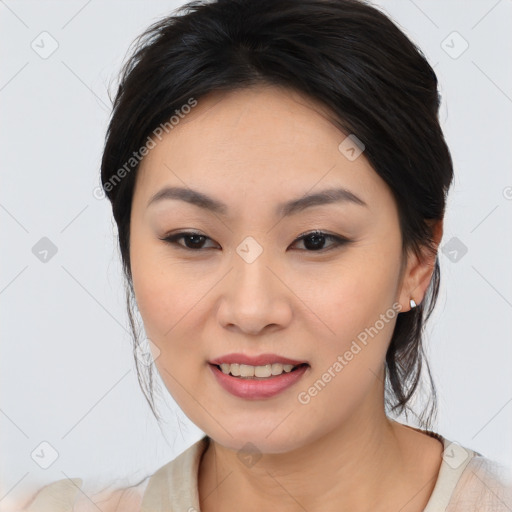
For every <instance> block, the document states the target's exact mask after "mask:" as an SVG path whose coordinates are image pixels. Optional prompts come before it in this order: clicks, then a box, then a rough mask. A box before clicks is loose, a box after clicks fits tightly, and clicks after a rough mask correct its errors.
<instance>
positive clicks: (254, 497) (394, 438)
mask: <svg viewBox="0 0 512 512" xmlns="http://www.w3.org/2000/svg"><path fill="white" fill-rule="evenodd" d="M373 411H375V409H373ZM406 428H407V427H404V426H401V425H400V424H399V423H396V422H394V421H392V420H389V419H388V418H387V417H386V415H385V413H384V411H382V414H381V415H379V416H376V415H375V414H374V415H373V416H372V415H368V414H362V411H361V413H360V414H359V415H357V414H355V415H352V416H351V420H350V422H347V423H346V424H344V425H343V427H342V428H338V429H337V430H334V431H331V432H328V433H326V434H325V435H323V436H321V437H319V438H317V439H314V440H312V441H311V442H310V443H308V444H306V445H304V446H301V447H300V448H298V449H295V450H293V451H291V452H286V453H278V454H274V453H272V454H262V456H261V458H260V459H259V460H258V461H257V463H256V464H254V465H252V466H250V467H248V466H246V465H244V463H243V462H242V461H241V460H240V459H239V458H238V456H237V452H236V451H233V450H230V449H228V448H225V447H223V446H221V445H219V444H218V443H215V442H214V441H213V440H211V442H210V446H209V447H208V449H207V450H206V452H205V454H204V456H203V459H202V462H201V466H200V471H199V493H200V497H201V510H202V511H204V512H210V511H211V512H217V511H223V512H225V511H229V510H235V509H238V507H239V504H244V505H246V506H248V508H249V509H251V510H260V509H265V508H268V507H270V506H275V505H276V504H278V505H279V510H281V511H284V512H299V511H300V512H303V511H304V510H322V509H323V510H332V508H333V503H335V504H336V510H339V511H345V510H346V511H349V510H350V511H351V512H354V511H364V510H373V511H377V510H380V507H382V510H390V509H392V508H391V507H393V506H396V507H397V510H402V511H403V512H405V511H406V510H407V511H408V510H422V508H419V507H418V508H412V506H411V508H403V507H404V505H405V503H406V501H407V499H406V498H407V496H409V498H410V497H411V495H410V492H409V494H404V495H400V492H397V488H399V489H403V488H405V485H404V483H405V482H409V483H411V484H412V480H411V468H410V467H409V466H408V465H410V456H407V451H408V450H410V448H411V443H410V437H407V434H406V433H405V432H404V429H406ZM419 435H421V434H419ZM406 439H407V441H406ZM433 483H435V482H432V485H431V486H430V488H428V489H426V491H427V494H425V495H423V496H422V497H421V498H422V499H423V502H422V503H423V505H425V504H426V502H425V499H426V500H427V501H428V496H430V492H431V490H432V488H433ZM411 487H414V485H411ZM404 500H405V501H404ZM415 506H417V505H415Z"/></svg>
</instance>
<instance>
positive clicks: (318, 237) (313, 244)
mask: <svg viewBox="0 0 512 512" xmlns="http://www.w3.org/2000/svg"><path fill="white" fill-rule="evenodd" d="M326 240H331V241H332V242H333V243H332V244H331V245H330V246H329V247H327V249H325V248H324V245H325V241H326ZM301 241H303V242H304V246H305V247H306V248H307V249H308V252H314V251H316V252H325V251H329V250H331V249H334V248H336V247H338V246H340V245H343V244H345V243H348V242H349V240H348V239H346V238H343V237H340V236H336V235H330V234H328V233H324V232H323V231H318V230H316V231H310V232H309V233H303V234H302V235H300V236H299V237H298V238H297V240H295V242H294V243H296V242H301Z"/></svg>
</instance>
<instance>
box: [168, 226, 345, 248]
mask: <svg viewBox="0 0 512 512" xmlns="http://www.w3.org/2000/svg"><path fill="white" fill-rule="evenodd" d="M314 234H319V235H323V236H325V238H327V239H331V240H333V241H334V242H335V245H336V244H338V245H340V244H342V243H343V242H349V241H350V240H349V239H348V238H346V237H344V236H342V235H336V234H333V233H329V232H327V231H323V230H321V229H313V230H310V231H304V232H303V233H301V234H300V235H298V236H297V237H296V238H295V239H294V241H293V243H296V242H299V241H301V240H303V239H304V238H306V237H307V236H311V235H314ZM187 235H196V236H202V237H204V238H206V239H207V240H212V241H213V242H215V240H213V238H211V237H209V236H208V235H204V234H203V233H200V232H197V231H192V230H191V231H179V232H177V233H172V234H169V235H164V237H162V238H161V240H163V241H166V240H168V239H173V240H172V241H173V242H176V240H179V239H181V238H183V237H186V236H187ZM215 243H218V242H215ZM177 245H179V246H181V247H183V248H184V249H187V250H190V251H194V250H195V249H190V248H189V247H185V246H184V245H182V244H178V243H177ZM201 249H202V248H199V249H197V250H196V251H197V252H199V251H200V250H201ZM307 252H315V251H307ZM318 252H321V251H318Z"/></svg>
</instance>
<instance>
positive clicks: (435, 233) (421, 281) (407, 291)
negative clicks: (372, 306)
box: [399, 219, 443, 312]
mask: <svg viewBox="0 0 512 512" xmlns="http://www.w3.org/2000/svg"><path fill="white" fill-rule="evenodd" d="M429 224H430V226H431V228H432V237H433V239H434V243H435V249H436V251H435V253H432V252H431V251H430V250H428V249H427V248H426V247H424V248H423V249H422V253H421V255H420V257H419V256H418V255H417V254H416V253H415V252H414V251H411V252H410V253H409V255H408V260H407V264H406V267H405V270H404V273H403V276H402V285H401V289H400V295H399V302H400V305H401V306H402V309H401V311H402V312H405V311H409V310H410V309H411V306H410V302H409V301H410V300H411V299H413V300H414V302H415V303H416V304H420V303H421V301H422V300H423V298H424V297H425V293H426V291H427V288H428V285H429V284H430V280H431V279H432V274H433V272H434V266H435V262H436V256H437V248H438V247H439V244H440V242H441V238H442V236H443V219H441V220H438V221H430V222H429Z"/></svg>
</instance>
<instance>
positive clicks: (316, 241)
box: [304, 234, 325, 250]
mask: <svg viewBox="0 0 512 512" xmlns="http://www.w3.org/2000/svg"><path fill="white" fill-rule="evenodd" d="M308 240H313V244H308V243H307V241H308ZM319 241H320V242H319ZM324 243H325V236H324V235H318V234H313V235H309V236H308V237H306V238H305V239H304V245H305V246H306V247H307V248H312V249H313V250H318V249H321V246H323V244H324ZM308 245H309V247H308Z"/></svg>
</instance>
